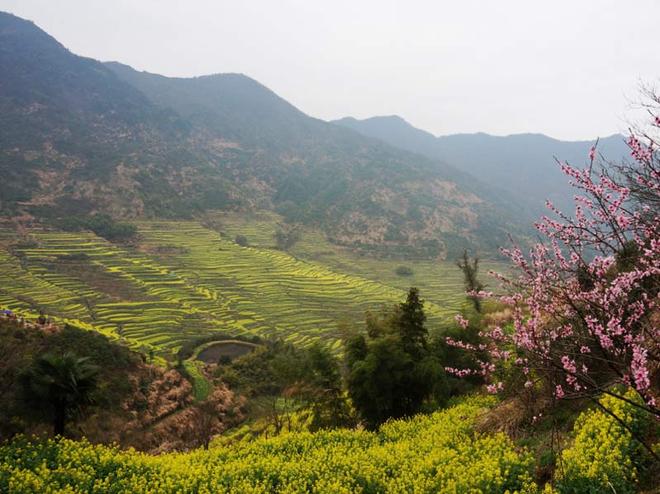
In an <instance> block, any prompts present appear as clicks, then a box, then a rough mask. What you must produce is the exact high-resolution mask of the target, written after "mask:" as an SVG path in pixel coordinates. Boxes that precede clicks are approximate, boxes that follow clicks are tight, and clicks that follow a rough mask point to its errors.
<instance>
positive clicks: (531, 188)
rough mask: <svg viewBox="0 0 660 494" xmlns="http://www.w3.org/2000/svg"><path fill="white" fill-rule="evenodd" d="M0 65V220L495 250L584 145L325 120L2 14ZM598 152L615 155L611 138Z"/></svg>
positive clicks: (252, 90)
mask: <svg viewBox="0 0 660 494" xmlns="http://www.w3.org/2000/svg"><path fill="white" fill-rule="evenodd" d="M0 73H2V77H1V78H0V173H1V174H2V177H3V187H2V188H0V208H1V210H2V215H3V216H5V217H8V216H19V215H26V214H27V215H30V216H33V217H36V218H39V219H42V220H46V221H49V220H51V219H53V218H56V217H61V216H70V215H87V214H92V213H96V212H107V213H109V214H111V215H113V216H117V217H123V218H130V217H138V216H148V217H190V216H194V215H197V214H200V213H203V212H204V211H206V210H209V209H231V210H258V209H267V210H274V211H277V212H278V213H280V214H282V215H283V217H284V218H285V219H286V220H288V221H290V222H299V223H303V224H306V225H310V226H314V227H319V228H321V229H323V230H324V231H325V232H326V234H327V235H328V237H329V238H330V239H332V240H333V241H335V242H337V243H341V244H348V245H360V246H389V247H393V248H394V247H397V246H405V247H407V248H410V249H412V250H413V251H415V252H418V253H422V254H424V255H438V254H440V255H448V253H450V252H457V251H458V250H460V249H462V248H463V247H466V246H472V247H478V248H480V249H482V250H484V249H485V250H492V249H494V248H495V247H496V246H498V245H501V244H502V243H503V242H504V241H505V239H506V234H507V233H508V232H512V233H514V234H524V232H525V228H526V226H525V225H527V224H529V220H530V219H531V217H532V216H531V214H530V213H531V211H532V210H535V209H534V208H537V209H538V208H540V206H541V205H542V204H543V200H544V199H545V197H550V198H552V199H555V200H556V199H559V203H560V204H561V200H563V199H562V198H563V197H564V196H562V192H561V190H560V187H561V183H563V177H561V176H560V175H559V173H558V171H557V168H556V165H554V164H552V159H553V158H552V156H553V155H556V156H561V157H562V158H564V159H568V160H569V161H579V160H582V159H584V157H585V156H586V152H587V150H588V146H589V145H590V143H562V142H560V141H555V140H552V139H549V138H547V137H545V136H539V135H522V136H510V137H505V138H499V137H492V136H487V135H484V134H475V135H463V136H460V135H459V136H448V137H444V138H435V137H433V136H432V135H430V134H428V133H425V132H423V131H420V130H418V129H415V128H414V127H412V126H410V125H409V124H407V123H406V122H405V121H403V120H402V119H400V118H397V117H377V118H374V119H368V120H365V121H356V120H354V119H343V120H341V121H338V122H336V123H328V122H324V121H321V120H318V119H314V118H311V117H309V116H307V115H306V114H304V113H303V112H301V111H300V110H298V109H297V108H295V107H294V106H293V105H291V104H289V103H288V102H286V101H285V100H283V99H282V98H280V97H279V96H277V95H276V94H275V93H273V92H272V91H270V90H269V89H267V88H266V87H264V86H263V85H261V84H260V83H259V82H257V81H255V80H253V79H250V78H249V77H246V76H244V75H241V74H216V75H209V76H202V77H195V78H168V77H164V76H160V75H156V74H149V73H146V72H137V71H135V70H133V69H132V68H130V67H128V66H126V65H122V64H120V63H105V64H104V63H101V62H98V61H96V60H93V59H89V58H83V57H79V56H76V55H75V54H73V53H71V52H69V51H68V50H67V49H66V48H64V47H63V46H62V45H61V44H60V43H58V42H57V41H56V40H55V39H53V38H52V37H50V36H49V35H48V34H46V33H45V32H44V31H42V30H41V29H39V28H38V27H37V26H35V25H34V24H33V23H31V22H29V21H25V20H23V19H20V18H18V17H15V16H13V15H11V14H5V13H0ZM337 124H339V125H337ZM347 127H349V128H347ZM619 141H620V142H619ZM619 144H620V145H619ZM606 147H607V149H608V151H609V150H610V148H611V149H612V150H613V151H612V154H619V152H621V154H625V151H624V149H625V148H624V145H623V140H622V139H620V138H619V137H614V136H613V137H611V138H608V139H606V140H604V141H603V150H604V149H605V148H606ZM548 164H552V166H548ZM521 205H522V206H525V207H521Z"/></svg>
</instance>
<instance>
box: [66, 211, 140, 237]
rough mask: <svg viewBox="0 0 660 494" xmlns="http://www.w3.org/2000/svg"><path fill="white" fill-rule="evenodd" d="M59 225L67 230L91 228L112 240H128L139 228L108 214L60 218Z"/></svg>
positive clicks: (100, 235)
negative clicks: (116, 219)
mask: <svg viewBox="0 0 660 494" xmlns="http://www.w3.org/2000/svg"><path fill="white" fill-rule="evenodd" d="M56 223H57V225H58V226H59V227H60V228H62V229H63V230H65V231H74V232H75V231H80V230H90V231H92V232H94V233H95V234H97V235H98V236H99V237H103V238H105V239H106V240H110V241H111V242H120V241H126V240H129V239H131V238H133V237H134V236H135V234H136V233H137V228H136V226H135V225H131V224H130V223H122V222H118V221H115V220H114V219H113V218H112V217H110V216H109V215H107V214H95V215H93V216H87V217H68V218H66V219H63V220H58V221H57V222H56Z"/></svg>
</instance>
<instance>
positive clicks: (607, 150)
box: [335, 115, 630, 215]
mask: <svg viewBox="0 0 660 494" xmlns="http://www.w3.org/2000/svg"><path fill="white" fill-rule="evenodd" d="M335 123H336V124H338V125H341V126H344V127H347V128H350V129H353V130H355V131H357V132H360V133H361V134H363V135H365V136H369V137H374V138H377V139H380V140H382V141H383V142H386V143H388V144H391V145H392V146H396V147H399V148H401V149H406V150H408V151H412V152H415V153H419V154H422V155H424V156H427V157H429V158H431V159H436V160H442V161H446V162H447V163H451V164H452V165H453V166H455V167H457V168H458V169H460V170H462V171H464V172H466V173H471V174H473V175H474V176H475V177H479V179H480V180H482V181H483V182H485V183H487V184H489V185H491V186H493V187H496V188H498V189H501V190H502V191H506V193H507V194H510V195H511V197H512V198H513V199H514V200H516V201H518V202H519V203H521V204H523V205H524V206H525V207H527V208H530V211H531V212H532V213H533V214H534V215H536V214H539V213H540V212H542V211H544V210H545V207H544V204H545V200H546V199H549V200H551V201H552V202H553V203H554V204H555V205H557V206H559V207H560V208H562V209H564V210H566V209H569V208H571V207H572V197H573V192H572V191H571V188H570V187H569V186H568V183H567V180H566V177H565V176H564V175H563V174H562V173H561V171H560V169H559V166H558V165H557V162H556V160H555V158H556V159H560V160H562V161H567V162H569V163H571V164H573V165H577V166H581V165H583V164H584V163H586V160H587V156H588V153H589V149H590V148H591V146H592V145H593V144H594V143H595V140H594V141H560V140H557V139H553V138H551V137H548V136H545V135H543V134H516V135H509V136H502V137H500V136H493V135H488V134H484V133H475V134H455V135H447V136H438V137H436V136H434V135H433V134H431V133H429V132H426V131H424V130H421V129H418V128H416V127H414V126H413V125H411V124H410V123H408V122H407V121H405V120H404V119H403V118H401V117H400V116H397V115H392V116H380V117H372V118H367V119H364V120H357V119H355V118H352V117H346V118H343V119H340V120H336V121H335ZM598 152H599V153H600V154H601V155H602V156H603V157H604V158H606V159H608V160H611V161H619V160H621V159H623V158H625V157H627V156H629V154H630V152H629V149H628V146H627V145H626V143H625V139H624V137H623V136H622V135H619V134H615V135H612V136H607V137H604V138H601V139H600V140H599V142H598Z"/></svg>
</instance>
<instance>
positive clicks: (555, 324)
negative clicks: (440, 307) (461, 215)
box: [446, 96, 660, 418]
mask: <svg viewBox="0 0 660 494" xmlns="http://www.w3.org/2000/svg"><path fill="white" fill-rule="evenodd" d="M653 101H654V102H655V103H656V105H655V106H653V107H652V108H655V109H656V110H657V108H659V107H660V100H659V99H658V98H657V97H655V96H654V97H653ZM655 115H657V112H656V113H652V114H651V117H652V119H651V122H650V124H649V125H648V126H647V131H639V130H637V131H631V134H630V137H629V139H628V146H629V148H630V154H631V158H630V160H629V161H628V162H626V163H622V164H617V165H614V164H611V163H610V164H606V163H604V162H602V160H598V158H597V155H596V153H597V147H596V145H594V147H592V148H591V150H590V152H589V154H588V157H587V158H588V164H587V166H586V167H585V168H584V169H578V168H575V167H573V166H571V165H569V164H568V163H565V162H561V161H560V162H559V165H560V166H561V170H562V171H563V172H564V174H566V175H567V176H568V177H569V179H570V183H571V185H572V186H573V187H574V188H575V189H576V194H575V196H574V199H575V212H574V214H573V215H568V214H565V213H563V212H562V211H559V210H558V209H557V208H556V207H555V206H554V205H553V204H551V203H549V202H548V203H547V206H548V208H549V209H550V211H551V212H552V214H551V215H548V216H543V217H542V218H541V219H540V221H539V222H538V223H537V224H536V225H535V226H536V228H537V230H538V232H539V234H540V236H541V241H539V242H538V243H536V244H535V245H533V246H532V247H531V249H530V250H529V253H528V254H527V255H525V254H524V253H523V250H522V249H521V248H520V247H518V246H514V247H513V248H509V249H503V253H504V254H505V255H506V256H508V257H509V259H510V260H511V261H512V263H513V265H514V266H515V268H516V276H513V277H506V276H502V275H497V274H495V273H493V274H494V275H495V276H496V277H498V278H499V279H500V280H501V281H502V283H503V285H504V286H505V287H506V289H505V291H506V294H505V295H500V296H498V298H499V300H500V301H501V302H502V303H503V304H505V305H506V306H508V307H510V308H511V311H512V313H513V321H512V329H509V328H502V327H500V326H496V325H495V326H491V327H489V328H487V329H484V330H483V331H482V333H481V336H482V338H483V339H482V343H481V344H478V345H473V344H468V343H464V342H461V341H458V340H456V339H450V340H448V341H447V343H448V344H450V345H454V346H458V347H461V348H463V349H465V350H468V351H475V352H484V351H486V352H487V353H488V355H489V356H490V358H489V359H488V360H487V361H480V362H479V364H478V367H475V368H473V369H454V368H448V369H446V370H447V371H448V372H451V373H454V374H456V375H459V376H466V375H470V374H481V375H483V376H485V377H486V378H487V379H489V380H490V384H489V385H488V390H489V391H491V392H498V391H500V390H501V389H503V388H504V385H503V383H502V382H499V381H498V380H497V379H494V376H495V374H494V371H495V370H496V368H497V365H496V364H497V363H498V362H499V361H508V362H509V363H513V364H514V365H517V366H519V367H520V369H521V371H522V373H523V375H524V376H526V382H525V386H526V387H530V388H531V387H534V386H535V383H536V381H543V382H544V383H545V384H546V387H548V388H549V389H551V390H552V393H553V394H554V397H555V398H557V399H569V398H591V399H594V400H595V399H596V398H597V397H598V396H600V395H601V394H603V393H604V394H609V395H612V396H615V397H616V398H618V399H621V400H624V401H627V402H629V403H631V404H632V405H634V406H636V407H639V408H642V409H643V410H645V411H647V412H649V413H651V414H653V415H655V416H656V417H659V418H660V406H659V405H660V403H659V400H660V396H659V388H660V308H659V303H660V298H659V297H660V155H659V154H658V151H657V147H658V142H657V138H655V137H654V136H653V133H654V132H655V133H657V131H658V129H660V117H658V116H655ZM596 144H597V143H596ZM599 163H600V164H599ZM475 295H479V296H492V294H474V293H471V294H469V296H475ZM457 321H458V323H459V324H460V325H461V326H463V327H466V326H467V324H468V323H467V321H465V320H464V319H462V318H461V317H459V318H458V319H457ZM617 384H623V385H626V386H629V387H632V388H633V389H635V390H636V391H637V393H638V394H639V395H640V397H641V399H640V400H639V401H638V402H636V401H634V400H629V399H628V398H626V397H625V396H623V393H620V392H618V391H617V388H616V385H617Z"/></svg>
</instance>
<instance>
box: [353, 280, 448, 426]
mask: <svg viewBox="0 0 660 494" xmlns="http://www.w3.org/2000/svg"><path fill="white" fill-rule="evenodd" d="M425 321H426V315H425V314H424V304H423V301H422V300H421V299H420V298H419V291H418V290H417V289H416V288H411V289H410V291H409V292H408V297H407V298H406V301H405V302H403V303H401V304H400V305H399V306H397V307H396V308H395V309H394V310H390V311H385V312H384V313H382V314H380V315H374V314H368V315H367V336H368V339H367V338H365V337H364V336H362V335H358V336H354V337H352V338H350V339H348V340H347V342H346V364H347V367H348V376H347V386H348V392H349V395H350V397H351V399H352V401H353V405H354V406H355V408H356V409H357V410H358V412H359V413H360V415H361V417H362V419H363V420H364V422H365V423H366V425H367V426H368V427H369V428H376V427H378V426H379V425H380V424H381V423H383V422H384V421H386V420H387V419H389V418H400V417H405V416H410V415H413V414H415V413H418V412H419V411H420V410H421V408H422V405H423V404H424V402H425V401H427V400H428V399H430V398H431V397H432V395H433V393H434V392H436V391H437V392H438V393H440V394H442V393H444V390H445V389H446V386H444V371H443V369H442V366H441V365H440V362H439V361H438V360H437V358H436V357H435V356H434V355H432V354H431V353H430V352H429V350H428V331H427V330H426V327H425V325H424V324H425ZM443 400H444V398H443V397H442V396H439V399H438V400H436V401H437V402H441V401H443Z"/></svg>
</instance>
